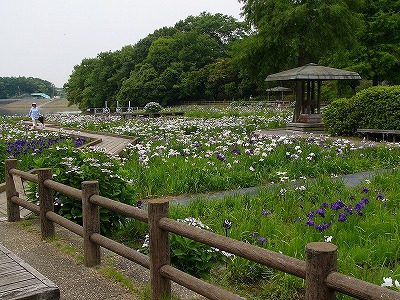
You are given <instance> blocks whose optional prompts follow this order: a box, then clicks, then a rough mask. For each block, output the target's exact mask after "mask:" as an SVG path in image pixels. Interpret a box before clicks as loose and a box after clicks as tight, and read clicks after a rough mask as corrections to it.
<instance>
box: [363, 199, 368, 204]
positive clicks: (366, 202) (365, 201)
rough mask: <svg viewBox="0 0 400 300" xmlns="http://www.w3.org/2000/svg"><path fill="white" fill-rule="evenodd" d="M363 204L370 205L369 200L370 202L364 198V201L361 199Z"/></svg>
mask: <svg viewBox="0 0 400 300" xmlns="http://www.w3.org/2000/svg"><path fill="white" fill-rule="evenodd" d="M361 202H362V203H364V204H368V203H369V200H368V199H367V198H362V199H361Z"/></svg>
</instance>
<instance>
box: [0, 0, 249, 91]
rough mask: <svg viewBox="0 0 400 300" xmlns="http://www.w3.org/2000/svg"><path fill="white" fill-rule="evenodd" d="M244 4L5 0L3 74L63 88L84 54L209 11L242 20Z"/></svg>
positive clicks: (231, 0) (233, 0) (232, 0)
mask: <svg viewBox="0 0 400 300" xmlns="http://www.w3.org/2000/svg"><path fill="white" fill-rule="evenodd" d="M241 6H242V4H241V3H239V2H238V1H237V0H196V1H194V0H190V1H189V0H0V8H1V10H0V16H1V17H0V20H1V26H0V38H1V44H0V77H11V76H13V77H18V76H25V77H36V78H41V79H44V80H47V81H50V82H52V83H54V84H55V85H56V87H62V86H63V84H64V83H65V82H67V80H68V79H69V75H70V74H71V73H72V70H73V67H74V66H75V65H78V64H80V63H81V61H82V59H84V58H93V57H96V56H97V54H99V53H100V52H105V51H115V50H119V49H121V48H122V47H123V46H125V45H129V44H135V43H136V42H138V41H139V40H140V39H142V38H144V37H146V36H147V35H148V34H150V33H152V32H153V31H154V30H156V29H158V28H161V27H164V26H173V25H174V24H175V23H176V22H178V21H180V20H184V19H186V17H188V16H190V15H192V16H197V15H199V14H200V13H201V12H203V11H206V12H209V13H212V14H215V13H222V14H225V15H229V16H233V17H235V18H236V19H238V20H239V19H240V20H242V19H241V17H240V12H241Z"/></svg>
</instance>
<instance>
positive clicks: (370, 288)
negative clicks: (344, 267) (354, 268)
mask: <svg viewBox="0 0 400 300" xmlns="http://www.w3.org/2000/svg"><path fill="white" fill-rule="evenodd" d="M325 283H326V285H327V286H328V287H329V288H331V289H334V290H335V291H338V292H341V293H343V294H346V295H349V296H352V297H355V298H357V299H362V300H371V299H380V300H396V299H397V300H398V299H400V293H398V292H396V291H393V290H390V289H388V288H386V287H382V286H379V285H375V284H372V283H370V282H366V281H363V280H360V279H357V278H354V277H351V276H347V275H344V274H341V273H338V272H332V273H330V274H329V275H328V276H327V277H326V280H325Z"/></svg>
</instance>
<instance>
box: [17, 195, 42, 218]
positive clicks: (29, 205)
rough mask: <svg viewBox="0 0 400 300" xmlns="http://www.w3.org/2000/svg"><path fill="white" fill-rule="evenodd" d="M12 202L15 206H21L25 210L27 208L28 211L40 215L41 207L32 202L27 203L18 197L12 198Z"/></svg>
mask: <svg viewBox="0 0 400 300" xmlns="http://www.w3.org/2000/svg"><path fill="white" fill-rule="evenodd" d="M11 201H12V202H14V203H15V204H18V205H19V206H22V207H23V208H26V209H28V210H30V211H32V212H34V213H36V214H38V213H40V207H39V206H37V205H36V204H34V203H32V202H29V201H26V200H24V199H21V198H19V197H17V196H13V197H11Z"/></svg>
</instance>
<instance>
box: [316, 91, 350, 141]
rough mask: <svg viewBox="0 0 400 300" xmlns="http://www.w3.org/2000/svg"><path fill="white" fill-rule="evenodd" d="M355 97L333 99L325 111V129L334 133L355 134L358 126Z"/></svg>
mask: <svg viewBox="0 0 400 300" xmlns="http://www.w3.org/2000/svg"><path fill="white" fill-rule="evenodd" d="M355 111H356V110H355V102H354V101H353V99H348V98H343V99H338V100H336V101H333V102H332V103H331V104H329V106H328V107H327V108H325V109H324V111H323V121H324V126H325V129H326V130H327V131H328V132H329V133H330V134H333V135H350V134H354V133H355V132H356V130H357V127H358V122H357V119H356V118H353V115H354V114H355Z"/></svg>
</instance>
